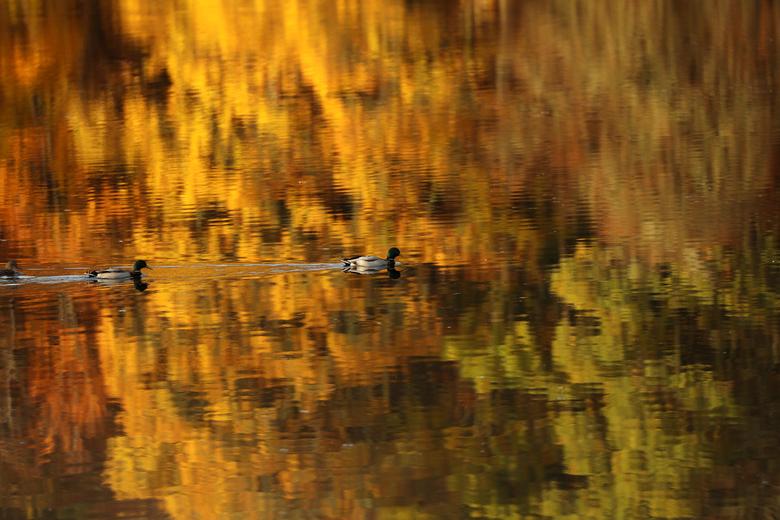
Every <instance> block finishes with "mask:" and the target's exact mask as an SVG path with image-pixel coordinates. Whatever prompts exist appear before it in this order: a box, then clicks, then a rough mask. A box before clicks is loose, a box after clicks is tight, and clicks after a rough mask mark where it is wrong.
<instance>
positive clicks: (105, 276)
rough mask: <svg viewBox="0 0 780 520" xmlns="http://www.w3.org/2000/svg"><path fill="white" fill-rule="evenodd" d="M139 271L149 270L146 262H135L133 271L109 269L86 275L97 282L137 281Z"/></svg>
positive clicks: (139, 274) (139, 276) (139, 275)
mask: <svg viewBox="0 0 780 520" xmlns="http://www.w3.org/2000/svg"><path fill="white" fill-rule="evenodd" d="M141 269H151V267H149V266H148V265H147V264H146V260H136V261H135V263H134V264H133V270H132V271H128V270H127V269H123V268H121V267H109V268H108V269H103V270H102V271H90V272H89V273H87V275H88V276H89V277H90V278H96V279H98V280H129V279H131V278H132V279H134V280H138V279H140V278H141Z"/></svg>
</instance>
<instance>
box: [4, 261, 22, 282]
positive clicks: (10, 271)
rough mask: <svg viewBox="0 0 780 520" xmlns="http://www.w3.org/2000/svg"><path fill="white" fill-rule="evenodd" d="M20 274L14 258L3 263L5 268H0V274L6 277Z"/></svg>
mask: <svg viewBox="0 0 780 520" xmlns="http://www.w3.org/2000/svg"><path fill="white" fill-rule="evenodd" d="M20 274H22V272H21V271H19V265H18V264H17V263H16V260H9V261H8V263H7V264H5V269H0V276H5V277H7V278H10V277H14V276H18V275H20Z"/></svg>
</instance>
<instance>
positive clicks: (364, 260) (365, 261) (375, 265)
mask: <svg viewBox="0 0 780 520" xmlns="http://www.w3.org/2000/svg"><path fill="white" fill-rule="evenodd" d="M400 255H401V250H400V249H398V248H397V247H391V248H390V249H388V251H387V258H381V257H378V256H353V257H350V258H342V259H341V261H342V262H344V265H345V266H346V267H367V268H370V269H383V268H385V267H388V268H390V267H394V266H395V259H396V257H398V256H400Z"/></svg>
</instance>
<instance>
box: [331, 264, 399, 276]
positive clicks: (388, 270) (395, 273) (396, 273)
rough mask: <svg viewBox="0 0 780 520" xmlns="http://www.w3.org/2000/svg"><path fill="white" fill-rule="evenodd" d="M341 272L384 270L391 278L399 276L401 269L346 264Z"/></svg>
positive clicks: (381, 271) (378, 271)
mask: <svg viewBox="0 0 780 520" xmlns="http://www.w3.org/2000/svg"><path fill="white" fill-rule="evenodd" d="M342 272H345V273H353V274H369V275H371V274H378V273H385V272H386V273H387V276H388V277H389V278H393V279H397V278H401V271H398V270H397V269H395V268H394V267H386V268H380V269H376V268H372V267H360V266H347V267H345V268H344V269H342Z"/></svg>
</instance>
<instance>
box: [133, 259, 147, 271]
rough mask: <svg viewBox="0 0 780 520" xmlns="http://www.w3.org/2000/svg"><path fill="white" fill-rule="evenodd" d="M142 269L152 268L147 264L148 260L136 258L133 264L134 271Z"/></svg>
mask: <svg viewBox="0 0 780 520" xmlns="http://www.w3.org/2000/svg"><path fill="white" fill-rule="evenodd" d="M141 269H151V267H149V266H148V265H146V260H136V261H135V263H134V264H133V271H140V270H141Z"/></svg>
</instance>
